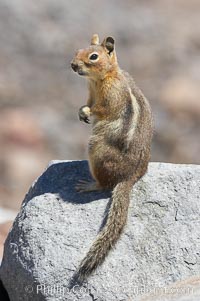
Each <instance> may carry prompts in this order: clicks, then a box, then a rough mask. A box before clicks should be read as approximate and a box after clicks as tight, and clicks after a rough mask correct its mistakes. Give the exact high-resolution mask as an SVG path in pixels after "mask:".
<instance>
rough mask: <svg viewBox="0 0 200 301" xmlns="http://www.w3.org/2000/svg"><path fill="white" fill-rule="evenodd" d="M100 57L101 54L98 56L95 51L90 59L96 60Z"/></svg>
mask: <svg viewBox="0 0 200 301" xmlns="http://www.w3.org/2000/svg"><path fill="white" fill-rule="evenodd" d="M98 57H99V56H98V54H97V53H93V54H91V55H90V57H89V59H90V60H91V61H95V60H97V59H98Z"/></svg>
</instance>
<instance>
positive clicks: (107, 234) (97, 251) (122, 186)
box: [76, 181, 133, 282]
mask: <svg viewBox="0 0 200 301" xmlns="http://www.w3.org/2000/svg"><path fill="white" fill-rule="evenodd" d="M132 185H133V182H132V181H131V182H130V181H125V182H121V183H118V184H117V185H116V187H115V188H114V189H113V192H112V199H111V206H110V209H109V212H108V215H107V219H106V223H105V225H104V227H103V229H102V230H101V232H100V233H99V234H98V236H97V238H96V240H95V241H94V243H93V244H92V246H91V248H90V250H89V252H88V253H87V255H86V256H85V258H84V259H83V260H82V262H81V264H80V266H79V269H78V271H77V274H76V280H77V281H79V282H82V281H83V280H84V279H86V278H87V277H88V276H89V275H90V274H91V273H92V272H93V271H94V270H95V269H96V268H97V266H99V265H100V264H102V263H103V261H104V259H105V257H106V255H107V254H108V252H109V250H110V249H111V248H112V247H113V246H114V245H115V243H116V242H117V240H118V239H119V237H120V234H121V233H122V230H123V228H124V226H125V224H126V220H127V214H128V207H129V202H130V191H131V188H132Z"/></svg>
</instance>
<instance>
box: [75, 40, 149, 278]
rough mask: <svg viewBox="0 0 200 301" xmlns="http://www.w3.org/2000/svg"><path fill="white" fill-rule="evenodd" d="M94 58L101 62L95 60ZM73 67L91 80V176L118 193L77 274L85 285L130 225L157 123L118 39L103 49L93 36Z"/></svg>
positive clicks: (85, 117) (86, 117)
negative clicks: (121, 60)
mask: <svg viewBox="0 0 200 301" xmlns="http://www.w3.org/2000/svg"><path fill="white" fill-rule="evenodd" d="M92 54H97V55H98V58H97V59H95V60H92V59H91V55H92ZM72 68H73V70H74V71H76V72H78V73H79V74H80V75H83V76H86V77H87V79H88V87H89V99H88V102H87V106H84V107H82V108H81V109H80V111H79V114H80V119H81V120H84V121H85V122H88V120H89V118H90V116H93V130H92V135H91V137H90V141H89V166H90V170H91V173H92V175H93V177H94V179H95V180H96V182H97V185H96V186H97V187H98V188H99V187H101V188H102V189H107V188H112V189H113V192H112V203H111V206H110V209H109V212H108V216H107V221H106V223H105V226H104V227H103V229H102V230H101V232H100V233H99V234H98V236H97V238H96V240H95V241H94V243H93V245H92V246H91V248H90V250H89V252H88V254H87V255H86V257H85V258H84V259H83V261H82V262H81V264H80V267H79V269H78V279H79V280H83V279H85V278H86V277H87V276H89V275H90V274H91V273H92V272H93V271H94V270H95V269H96V267H97V266H99V265H100V264H101V263H102V262H103V261H104V259H105V257H106V255H107V254H108V251H109V250H110V249H111V248H112V247H113V246H114V244H115V243H116V242H117V240H118V238H119V236H120V234H121V232H122V230H123V228H124V225H125V224H126V220H127V213H128V206H129V201H130V196H129V195H130V191H131V188H132V185H133V184H135V183H136V182H137V181H138V180H139V179H140V178H141V177H142V176H143V175H144V174H145V173H146V171H147V166H148V162H149V159H150V147H151V140H152V133H153V122H152V114H151V109H150V105H149V103H148V101H147V100H146V98H145V97H144V95H143V94H142V92H141V91H140V89H139V88H138V87H137V86H136V84H135V82H134V81H133V79H132V78H131V77H130V75H129V74H128V73H126V72H124V71H122V70H121V69H120V68H119V66H118V62H117V57H116V53H115V50H114V40H113V38H111V37H108V38H106V39H104V41H103V43H102V44H101V45H100V44H99V38H98V36H97V35H94V36H93V37H92V42H91V46H90V47H88V48H86V49H81V50H79V51H78V52H77V53H76V55H75V57H74V59H73V61H72ZM84 108H87V110H84ZM84 190H85V191H87V187H86V188H85V189H84ZM88 191H89V189H88Z"/></svg>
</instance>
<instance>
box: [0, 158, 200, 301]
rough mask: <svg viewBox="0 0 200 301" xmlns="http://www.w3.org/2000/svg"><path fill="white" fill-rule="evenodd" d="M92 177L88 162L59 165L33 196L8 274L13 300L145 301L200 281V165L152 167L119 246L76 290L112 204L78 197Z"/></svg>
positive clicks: (13, 235) (3, 272) (2, 272)
mask: <svg viewBox="0 0 200 301" xmlns="http://www.w3.org/2000/svg"><path fill="white" fill-rule="evenodd" d="M89 178H90V174H89V170H88V164H87V162H86V161H72V162H64V161H54V162H53V163H52V164H51V165H50V166H49V167H48V168H47V170H46V171H45V172H44V173H43V174H42V175H41V177H39V178H38V179H37V180H36V181H35V183H34V184H33V186H32V187H31V189H30V190H29V192H28V194H27V195H26V197H25V200H24V201H23V204H22V207H21V210H20V213H19V214H18V216H17V218H16V219H15V222H14V224H13V227H12V230H11V232H10V233H9V235H8V237H7V240H6V243H5V251H4V257H3V261H2V265H1V268H0V278H1V280H2V282H3V285H4V287H5V289H6V290H7V292H8V294H9V297H10V300H11V301H20V300H23V301H24V300H25V301H26V300H36V301H41V300H51V301H55V300H68V301H72V300H73V301H76V300H84V301H86V300H87V301H92V300H93V301H94V300H96V301H97V300H98V301H114V300H118V301H119V300H126V301H128V300H142V297H141V295H143V294H145V295H146V294H148V293H149V291H151V289H155V288H164V287H166V286H167V285H169V284H172V283H174V282H175V281H179V280H182V279H186V278H188V277H191V276H195V275H196V276H198V275H200V199H199V198H200V166H195V165H175V164H165V163H151V164H150V165H149V170H148V173H147V174H146V175H145V177H143V178H142V179H141V180H140V181H139V182H138V183H137V184H136V185H135V186H134V188H133V191H132V200H131V205H130V210H129V218H128V223H127V226H126V229H125V231H124V233H123V235H122V236H121V239H120V240H119V242H118V243H117V244H116V247H115V248H114V249H113V250H112V252H110V254H109V256H108V257H107V259H106V261H105V262H104V264H103V265H102V266H101V267H100V268H99V269H98V270H97V271H96V273H95V274H94V275H93V276H92V277H90V278H89V279H88V282H87V283H84V284H83V285H82V286H79V285H78V284H74V286H72V285H71V286H70V283H71V278H72V276H73V274H74V272H75V270H76V268H77V266H78V264H79V263H80V261H81V259H82V258H83V257H84V255H85V254H86V252H87V251H88V249H89V247H90V245H91V243H92V241H93V240H94V239H95V237H96V235H97V233H98V231H99V227H100V225H101V222H102V219H103V217H104V215H105V211H106V209H107V207H108V204H109V202H108V198H109V195H110V193H109V192H107V193H76V191H75V189H74V186H75V184H76V183H77V181H78V180H79V179H89ZM199 299H200V297H198V300H199ZM163 300H164V299H163ZM167 300H168V299H167ZM191 300H193V299H191ZM194 300H197V299H194Z"/></svg>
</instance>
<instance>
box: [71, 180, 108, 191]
mask: <svg viewBox="0 0 200 301" xmlns="http://www.w3.org/2000/svg"><path fill="white" fill-rule="evenodd" d="M75 189H76V191H77V192H91V191H100V190H102V187H101V186H100V185H99V184H98V183H97V182H92V181H85V180H79V182H78V183H77V184H76V186H75Z"/></svg>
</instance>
